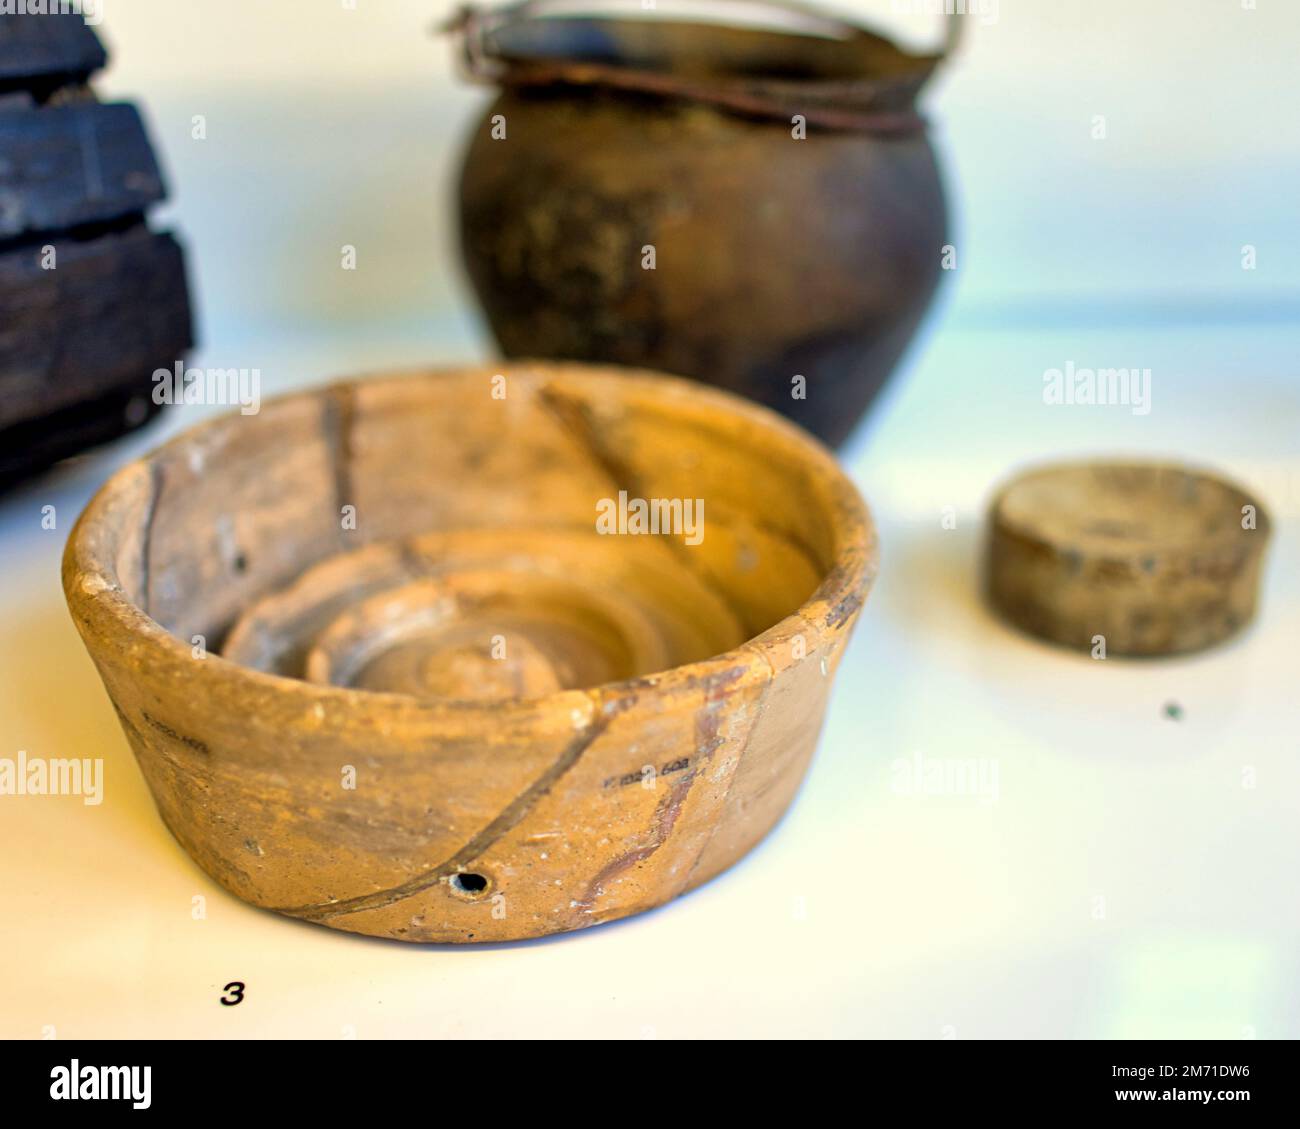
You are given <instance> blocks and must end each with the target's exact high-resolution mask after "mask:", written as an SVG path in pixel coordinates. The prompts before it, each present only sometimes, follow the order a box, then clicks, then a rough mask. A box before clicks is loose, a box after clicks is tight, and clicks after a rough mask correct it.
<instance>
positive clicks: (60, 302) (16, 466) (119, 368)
mask: <svg viewBox="0 0 1300 1129" xmlns="http://www.w3.org/2000/svg"><path fill="white" fill-rule="evenodd" d="M106 61H107V57H106V54H105V51H104V48H103V46H102V44H101V43H100V42H99V40H98V38H97V37H96V35H95V33H94V31H93V30H92V29H91V28H90V27H88V26H87V25H86V24H85V22H84V21H83V20H81V19H80V18H78V17H76V16H55V15H33V14H26V15H4V16H0V487H2V486H8V485H11V484H12V483H13V482H14V481H16V480H17V479H19V478H22V477H25V476H26V475H29V474H31V473H33V472H34V471H37V470H40V469H42V468H44V467H47V466H49V465H50V464H51V463H54V462H56V461H57V460H59V459H62V458H64V457H66V456H68V455H71V454H75V453H76V452H78V451H81V450H83V449H85V448H86V447H89V446H92V445H94V444H97V443H102V442H104V441H106V440H109V439H112V438H115V437H117V436H119V435H121V434H123V433H125V432H127V431H129V430H131V429H132V428H135V427H138V426H139V425H141V424H142V423H144V422H145V421H146V420H148V419H149V418H150V417H151V416H152V415H153V414H154V413H155V412H156V411H157V410H158V405H156V404H155V403H154V401H153V397H152V391H153V379H152V375H153V373H154V371H155V370H156V369H158V368H171V367H172V366H173V365H174V364H175V363H176V361H177V360H181V359H183V357H184V354H185V351H186V350H188V349H189V348H190V346H191V345H192V344H193V336H192V328H191V318H190V304H189V296H188V291H187V287H186V280H185V268H184V261H183V257H182V253H181V249H180V247H179V246H178V244H177V242H176V240H175V239H174V238H172V236H171V235H170V234H167V233H157V232H153V231H150V230H149V227H148V225H147V222H146V218H145V212H146V210H147V208H148V207H149V206H150V205H151V204H154V203H156V202H158V201H160V200H162V199H163V198H164V196H165V188H164V186H163V181H162V176H161V174H160V172H159V169H158V164H157V161H156V160H155V158H154V154H153V150H152V147H151V146H150V144H149V139H148V137H147V136H146V134H145V130H144V126H143V124H142V122H141V120H140V115H139V113H138V112H137V111H136V109H135V107H134V106H131V105H126V104H119V105H109V104H105V103H101V102H100V101H98V99H97V98H96V97H95V94H94V92H93V91H92V90H91V89H90V86H89V85H88V84H89V81H90V78H91V76H92V75H93V74H94V73H95V72H96V71H98V70H99V69H100V68H102V67H103V66H104V64H105V62H106Z"/></svg>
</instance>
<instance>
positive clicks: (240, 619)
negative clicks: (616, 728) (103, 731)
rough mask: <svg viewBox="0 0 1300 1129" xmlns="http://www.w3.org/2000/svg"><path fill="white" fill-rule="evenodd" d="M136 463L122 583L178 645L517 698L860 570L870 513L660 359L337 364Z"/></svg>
mask: <svg viewBox="0 0 1300 1129" xmlns="http://www.w3.org/2000/svg"><path fill="white" fill-rule="evenodd" d="M147 467H148V474H147V475H137V476H126V477H125V478H123V479H122V480H121V481H120V482H118V483H117V484H116V485H110V487H109V488H108V489H107V492H108V493H109V494H110V495H111V497H110V499H109V504H110V505H111V509H112V511H113V512H114V513H115V514H116V515H120V516H118V517H117V519H116V520H115V521H114V522H113V523H111V524H112V525H113V529H114V533H113V537H112V539H111V541H110V542H108V543H107V556H108V558H109V559H110V560H111V561H112V562H113V564H114V566H115V569H116V576H115V577H114V578H113V580H114V583H116V584H119V585H120V586H121V589H122V591H123V594H124V595H125V596H126V598H127V599H128V600H129V601H130V602H131V603H133V604H134V605H136V606H137V607H139V608H140V609H142V610H143V611H145V612H146V613H147V614H148V615H149V616H151V617H152V618H153V619H154V620H155V621H157V622H158V623H159V624H161V625H162V626H163V627H164V628H166V629H167V630H168V631H169V632H171V633H173V634H174V635H176V636H177V637H179V639H181V640H182V641H184V643H185V644H187V645H188V644H190V643H191V642H193V641H194V639H195V637H202V640H203V642H204V644H205V645H206V646H207V647H209V648H211V649H214V650H217V651H220V652H221V653H222V654H223V655H225V657H227V658H230V659H232V660H234V661H236V662H238V663H240V664H242V665H245V666H248V667H253V668H256V669H259V670H263V671H267V672H270V673H273V674H279V675H284V676H288V677H293V678H300V679H307V680H309V681H315V682H322V683H327V684H331V685H336V686H346V687H350V688H353V689H366V690H384V691H389V692H398V693H403V694H411V695H414V696H417V697H428V698H441V699H478V700H482V699H497V698H501V699H515V698H535V697H540V696H544V695H547V694H550V693H553V692H555V691H558V690H567V689H579V688H586V687H589V686H592V685H598V684H603V683H606V682H611V681H618V680H623V679H628V678H637V677H641V676H645V675H649V674H653V673H655V672H657V671H662V670H667V669H670V668H673V667H679V666H682V665H684V664H689V663H693V662H697V661H700V660H703V659H706V658H709V657H711V656H713V655H717V654H720V653H723V652H725V651H729V650H731V649H734V648H736V647H739V646H741V645H742V644H744V643H745V642H746V641H747V640H750V639H753V638H754V637H755V636H758V635H760V634H761V633H763V632H764V631H766V630H767V629H768V628H770V627H773V626H774V625H776V624H777V623H779V622H781V621H782V620H784V619H786V617H789V616H791V615H793V614H795V613H796V612H797V611H798V610H799V608H800V606H801V605H803V604H804V603H805V602H806V601H807V600H808V599H809V598H810V597H811V596H812V595H813V593H814V592H815V591H817V590H818V588H819V586H825V585H826V584H831V585H832V587H834V586H837V585H838V586H843V587H844V588H845V589H846V590H849V589H854V588H859V587H860V585H861V583H862V575H863V570H864V568H865V564H864V562H865V558H866V544H865V541H866V537H867V532H866V528H867V527H866V523H865V511H864V510H863V508H862V503H861V501H860V499H859V498H858V497H857V494H856V491H855V490H854V489H853V487H852V486H851V484H849V483H848V481H847V480H846V479H845V478H844V476H843V475H842V473H841V472H840V471H839V470H838V468H837V467H836V466H835V464H834V461H833V460H832V459H831V458H830V456H829V455H828V454H827V453H826V452H825V451H824V450H823V449H822V448H820V447H819V446H818V445H817V444H816V443H815V442H814V441H813V440H811V439H809V438H808V437H807V436H805V435H804V434H803V433H802V432H799V431H798V430H797V429H795V428H793V427H791V426H789V425H788V424H785V423H784V422H783V421H780V420H779V419H777V418H776V417H775V416H773V415H771V414H770V413H767V412H765V411H763V410H762V409H758V408H755V407H753V406H751V405H748V404H745V403H743V402H741V401H739V400H737V399H734V398H732V397H730V396H727V395H725V394H721V393H717V392H714V391H712V390H708V389H704V388H702V387H701V386H698V385H691V384H687V383H686V382H683V381H677V380H672V379H666V378H660V377H653V376H644V375H642V376H636V375H626V376H625V375H614V374H611V373H608V372H600V371H590V370H582V369H581V368H566V367H561V368H552V367H549V366H545V365H534V366H530V365H516V366H512V367H511V368H510V369H509V370H508V371H507V372H504V373H500V372H493V371H490V370H487V371H468V372H455V373H443V374H422V375H418V376H414V377H408V378H400V379H393V378H387V379H376V380H368V381H363V382H360V383H353V384H346V385H336V386H333V387H330V388H327V389H322V390H320V391H317V392H313V393H308V394H303V395H297V396H292V397H289V398H286V399H282V400H278V401H270V402H268V403H266V404H264V405H263V407H262V410H261V412H260V413H259V414H256V415H250V416H243V415H238V414H235V415H231V416H228V417H224V418H222V419H220V420H217V421H214V422H212V423H210V424H207V425H204V426H201V427H199V428H196V429H194V430H192V431H190V432H188V433H185V434H184V435H182V436H180V437H179V438H178V439H176V440H174V441H173V442H171V443H170V444H168V445H167V446H165V447H164V448H162V449H161V450H160V451H158V452H157V453H155V454H154V455H153V456H152V457H151V458H150V460H149V462H148V464H147ZM846 559H849V560H851V561H852V562H853V564H852V567H851V568H848V569H847V570H846V568H845V564H844V562H845V560H846Z"/></svg>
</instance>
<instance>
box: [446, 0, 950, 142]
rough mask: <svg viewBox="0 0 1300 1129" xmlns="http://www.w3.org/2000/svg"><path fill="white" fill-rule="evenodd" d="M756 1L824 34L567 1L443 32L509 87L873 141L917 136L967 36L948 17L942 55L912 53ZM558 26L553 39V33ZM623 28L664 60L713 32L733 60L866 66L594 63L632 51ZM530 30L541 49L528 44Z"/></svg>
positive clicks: (787, 6) (467, 13) (835, 21)
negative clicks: (628, 99)
mask: <svg viewBox="0 0 1300 1129" xmlns="http://www.w3.org/2000/svg"><path fill="white" fill-rule="evenodd" d="M559 2H561V3H562V2H563V0H559ZM747 3H748V6H750V7H760V8H766V9H769V10H771V11H772V12H774V13H781V14H783V15H785V16H787V17H793V18H794V19H796V20H800V21H802V22H803V23H804V25H805V26H806V27H808V28H809V29H811V28H813V27H815V28H817V31H816V32H815V33H814V32H811V30H810V32H809V33H808V34H803V33H800V32H797V31H781V30H760V29H754V28H750V27H745V26H737V25H735V24H728V23H726V22H723V21H721V20H710V19H703V20H698V19H688V20H673V19H649V20H648V19H645V18H644V15H645V13H641V17H642V18H637V15H636V14H635V13H631V14H629V15H627V16H618V15H615V16H598V15H583V14H581V13H574V12H566V11H560V12H556V11H554V10H553V9H554V8H555V7H556V4H557V0H522V2H520V3H516V4H511V5H507V6H505V7H495V8H480V7H475V6H474V5H472V4H471V5H465V6H464V7H462V8H461V9H460V10H459V12H458V13H457V15H456V16H455V17H454V18H453V19H452V20H451V21H449V22H448V23H447V24H446V25H445V27H444V30H445V31H447V32H451V33H454V34H458V35H459V36H460V39H461V46H462V63H463V67H464V70H465V72H466V75H467V76H468V77H469V78H470V79H471V80H474V81H478V82H484V83H489V84H494V85H499V86H502V87H506V88H520V87H522V88H527V87H543V86H571V87H575V88H601V87H603V88H606V89H612V90H619V91H625V92H630V93H639V94H644V95H651V96H656V97H661V98H666V99H678V100H681V101H686V102H695V103H703V104H706V105H714V106H717V107H720V108H722V109H726V110H730V111H731V112H733V113H737V114H741V115H747V116H751V117H757V118H766V119H773V120H780V121H783V122H786V123H788V122H789V121H790V120H791V118H792V117H793V116H794V115H802V116H803V117H804V118H805V119H806V120H807V121H808V122H809V123H811V124H815V125H820V126H824V127H826V128H830V129H835V130H845V131H852V132H864V133H874V134H910V133H917V132H920V131H922V130H924V128H925V121H924V119H923V118H922V117H921V115H920V114H919V113H917V111H916V109H915V105H914V103H915V99H916V97H917V95H918V93H919V92H920V89H921V87H922V86H923V85H924V84H925V83H926V81H927V80H928V79H929V78H930V76H931V74H932V73H933V72H934V69H935V68H936V66H937V65H938V64H939V63H940V62H942V61H943V60H944V59H945V58H946V57H947V56H948V55H949V53H950V52H951V51H952V50H953V49H954V48H955V46H956V44H957V42H958V38H959V36H960V31H961V21H960V19H958V18H957V17H948V18H947V21H946V29H947V32H946V37H945V41H944V44H943V46H942V48H941V49H940V50H939V51H938V52H936V53H932V54H912V53H910V52H906V51H904V50H902V49H901V48H899V47H898V46H897V45H896V44H894V43H893V42H892V41H891V40H889V39H887V38H885V37H883V36H879V35H876V34H874V33H872V32H870V31H867V30H866V29H865V28H863V27H861V26H859V25H857V24H854V23H850V22H848V21H846V20H842V19H840V18H838V17H836V16H835V15H833V14H831V13H825V12H819V11H817V10H815V9H812V8H809V7H808V6H806V5H802V4H797V3H793V2H791V0H747ZM592 7H599V5H595V4H593V5H592ZM548 25H549V28H550V29H551V35H550V38H549V40H548V38H547V35H546V32H545V31H544V30H543V29H546V28H547V27H548ZM556 28H563V29H565V30H568V31H571V32H572V34H570V35H569V36H568V37H567V47H566V46H565V43H566V40H565V37H564V36H562V35H560V36H557V35H556V34H555V33H554V29H556ZM651 29H657V30H654V31H652V30H651ZM688 29H689V30H688ZM620 33H623V34H628V35H631V36H632V37H633V38H635V37H636V35H638V34H639V35H640V36H641V37H643V39H644V37H646V36H649V37H651V38H653V37H654V36H655V35H659V36H661V37H663V38H664V40H665V42H664V43H661V44H660V46H661V47H666V52H665V56H664V57H665V58H671V57H672V56H673V54H674V51H675V50H679V49H680V46H681V42H680V41H684V40H685V39H686V38H688V37H689V38H691V39H693V40H696V41H703V40H704V39H705V38H707V37H712V38H713V39H714V40H716V41H717V47H716V50H717V57H718V58H721V57H722V56H723V54H724V48H725V49H726V50H728V51H735V52H736V53H737V55H738V60H737V61H740V60H744V59H746V58H747V55H746V50H747V48H746V47H744V46H742V44H748V47H749V48H751V49H755V50H757V49H758V48H759V46H760V45H761V44H763V43H765V42H766V43H767V45H768V46H769V47H770V46H772V45H774V44H776V43H786V44H788V52H789V60H790V61H801V62H805V63H807V64H809V66H810V69H815V68H812V66H811V64H812V60H813V56H814V55H815V54H816V52H817V51H818V50H822V51H825V50H829V48H827V46H826V45H828V44H830V45H834V47H835V48H837V49H838V50H839V51H840V53H841V58H840V60H839V63H840V64H841V65H842V63H843V56H844V54H845V53H848V54H849V55H850V56H854V57H856V59H855V61H856V64H857V65H856V66H854V67H853V68H852V69H851V70H850V71H848V72H844V73H840V74H829V73H828V74H824V75H813V74H811V73H810V74H809V75H808V76H807V77H803V76H801V77H797V78H795V77H783V76H781V75H779V74H775V73H769V74H764V73H762V70H761V69H756V68H755V69H751V67H750V65H748V63H747V64H746V65H745V66H743V67H739V68H738V69H737V70H736V71H735V72H734V73H733V72H729V71H728V70H727V69H726V68H725V67H724V66H719V68H718V69H717V70H715V71H712V72H711V73H702V74H701V73H692V72H691V71H690V70H689V69H688V70H686V71H679V70H677V69H675V68H674V67H672V66H665V65H651V64H650V63H649V62H646V61H642V62H641V63H637V62H635V61H629V62H609V61H603V60H593V59H591V58H590V57H587V56H584V54H583V47H582V44H583V43H586V44H587V45H588V47H590V45H591V43H592V42H593V40H594V41H595V42H598V43H601V44H602V45H603V46H604V47H606V48H609V47H612V46H615V45H617V46H618V48H619V50H620V52H621V51H626V50H627V45H626V43H623V42H620ZM512 35H513V36H514V38H515V42H514V43H513V44H512V43H511V41H510V40H511V37H512ZM530 35H532V36H534V38H535V39H536V42H534V43H532V44H530V43H528V42H527V39H528V37H529V36H530ZM674 36H676V37H680V41H679V42H678V43H677V46H676V48H674V47H673V46H672V43H673V38H674ZM818 44H820V45H821V47H820V48H819V47H818V46H816V45H818ZM760 54H761V52H760ZM752 61H753V60H750V62H752ZM830 69H831V70H834V69H836V68H830Z"/></svg>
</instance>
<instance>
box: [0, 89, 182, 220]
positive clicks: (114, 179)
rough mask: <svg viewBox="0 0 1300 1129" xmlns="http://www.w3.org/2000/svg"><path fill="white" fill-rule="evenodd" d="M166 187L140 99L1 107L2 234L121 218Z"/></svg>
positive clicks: (141, 207) (160, 195) (151, 200)
mask: <svg viewBox="0 0 1300 1129" xmlns="http://www.w3.org/2000/svg"><path fill="white" fill-rule="evenodd" d="M164 195H165V189H164V187H163V182H162V174H161V173H160V172H159V171H158V163H157V161H156V160H155V159H154V155H153V151H152V149H151V148H150V146H149V138H148V137H147V136H146V134H145V131H144V124H143V123H142V122H141V120H140V115H139V113H138V112H137V111H136V108H135V107H134V106H129V105H108V106H106V105H102V104H101V103H99V102H83V103H79V104H76V105H69V106H57V107H50V108H46V109H40V110H27V111H23V110H15V111H10V112H0V239H4V238H10V237H13V236H18V235H22V234H25V233H28V232H42V231H57V230H60V229H64V228H69V227H78V226H80V225H82V224H93V223H102V222H104V221H107V220H116V219H121V218H122V217H123V216H128V215H133V214H138V213H142V212H143V211H144V209H145V208H146V207H147V206H148V205H150V204H152V203H155V202H157V201H159V200H161V199H162V198H163V196H164Z"/></svg>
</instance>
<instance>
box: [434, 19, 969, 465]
mask: <svg viewBox="0 0 1300 1129" xmlns="http://www.w3.org/2000/svg"><path fill="white" fill-rule="evenodd" d="M767 7H768V8H772V9H775V11H776V12H777V13H778V14H782V15H785V16H787V17H789V16H790V15H791V13H790V11H789V9H791V7H792V6H791V5H789V4H775V5H773V4H768V5H767ZM551 11H552V8H551V7H550V6H548V5H547V4H545V3H535V2H534V3H524V4H521V5H517V6H514V7H509V8H506V9H504V10H496V11H488V12H482V11H477V10H474V9H466V10H465V11H464V12H463V14H462V16H461V17H460V19H459V21H458V24H457V26H458V27H459V28H460V29H461V30H462V31H463V41H464V48H465V54H466V59H467V63H468V70H469V72H470V74H471V76H472V77H474V78H477V79H479V80H482V81H487V82H490V83H493V84H496V85H499V86H500V87H501V93H500V95H499V96H498V97H497V99H496V100H495V101H494V102H493V103H492V104H491V105H490V106H489V108H488V109H487V111H486V112H485V114H484V115H483V118H482V120H481V121H480V123H479V124H478V126H477V127H476V129H475V131H474V134H473V136H472V140H471V143H470V146H469V149H468V152H467V154H466V157H465V161H464V168H463V171H462V175H461V184H460V218H461V241H462V248H463V253H464V258H465V263H466V266H467V269H468V272H469V276H470V279H471V280H472V282H473V285H474V287H475V289H476V291H477V293H478V296H479V299H480V301H481V303H482V306H483V309H484V311H485V313H486V315H487V320H488V322H489V324H490V325H491V328H492V331H493V333H494V334H495V336H496V338H497V341H498V343H499V344H500V346H501V348H502V350H503V351H504V352H505V354H506V355H507V356H511V357H516V356H544V357H552V358H557V359H565V358H570V359H576V360H584V361H598V362H608V363H614V364H626V365H636V366H644V367H647V368H654V369H659V370H663V371H666V372H674V373H679V374H682V375H685V376H690V377H693V378H695V379H697V380H702V381H706V382H708V383H711V384H716V385H718V386H720V387H723V388H726V389H728V390H730V391H733V392H738V393H740V394H742V395H745V396H748V397H750V398H751V399H754V400H757V401H759V402H760V403H763V404H766V405H767V406H769V407H772V408H775V409H776V410H777V411H779V412H782V413H783V414H785V415H787V416H789V417H790V418H792V419H794V420H795V421H796V422H798V423H800V424H801V425H802V426H804V427H806V428H808V429H809V430H810V431H812V432H813V433H814V434H816V435H817V436H819V437H820V438H822V439H823V440H825V441H826V442H828V443H832V444H839V443H841V442H842V441H843V440H844V439H845V438H846V437H847V436H848V434H849V433H850V431H851V430H852V429H853V426H854V425H855V424H856V422H857V421H858V419H859V418H860V417H861V415H862V414H863V412H864V411H865V410H866V408H867V406H868V404H869V403H870V402H871V400H872V398H873V397H874V396H875V395H876V393H877V392H878V391H879V390H880V388H881V386H882V385H883V384H884V382H885V379H886V378H887V377H888V375H889V373H890V371H891V370H892V369H893V367H894V365H895V363H896V362H897V361H898V359H899V357H900V356H901V355H902V353H903V350H904V349H905V347H906V346H907V344H908V342H909V341H910V339H911V337H912V335H913V332H914V331H915V329H916V326H917V323H918V322H919V320H920V318H921V316H922V314H923V313H924V312H925V310H926V308H927V306H928V305H929V302H930V299H931V296H932V295H933V293H934V290H935V287H936V285H937V283H938V280H939V277H940V275H941V264H942V259H943V255H944V247H945V244H946V243H947V242H948V239H947V234H946V231H947V213H946V207H945V203H944V196H943V191H942V188H941V185H940V179H939V172H938V169H937V166H936V162H935V156H934V152H933V150H932V148H931V146H930V142H929V140H928V138H927V135H926V129H925V123H924V121H923V120H922V118H921V117H920V116H919V115H918V113H917V111H916V106H915V101H916V97H917V95H918V93H919V91H920V89H921V87H922V86H923V84H924V83H925V81H926V80H927V79H928V78H929V76H930V74H931V72H932V71H933V69H934V67H935V65H936V63H937V62H938V61H939V59H940V58H941V56H939V55H910V54H907V53H906V52H903V51H901V50H900V49H898V48H897V47H895V46H894V45H893V44H892V43H890V42H889V41H888V40H885V39H882V38H880V37H878V36H875V35H872V34H870V33H868V32H866V31H864V30H862V29H861V28H858V27H854V26H852V25H848V24H844V23H842V22H839V21H836V20H832V19H829V18H826V17H819V16H814V15H812V14H811V13H809V12H807V11H806V10H804V9H797V11H798V13H799V21H800V25H801V28H802V30H801V31H772V30H763V29H758V28H749V27H734V26H725V25H718V24H711V23H706V22H673V21H671V20H668V19H647V18H644V17H646V15H647V13H645V12H640V11H636V12H634V13H633V14H632V15H630V16H629V17H628V18H585V19H580V18H575V17H572V16H568V17H565V16H561V15H552V14H549V13H551ZM960 22H961V21H960V20H952V21H950V25H949V26H950V28H952V29H954V31H955V29H956V28H957V27H959V26H960ZM804 25H806V26H804Z"/></svg>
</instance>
